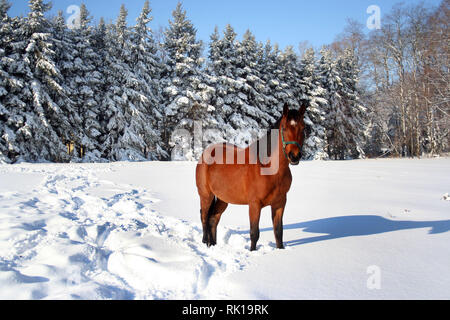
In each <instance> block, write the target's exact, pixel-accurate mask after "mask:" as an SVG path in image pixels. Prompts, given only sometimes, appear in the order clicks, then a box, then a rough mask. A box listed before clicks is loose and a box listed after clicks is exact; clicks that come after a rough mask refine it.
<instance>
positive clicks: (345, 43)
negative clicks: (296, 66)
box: [330, 0, 450, 157]
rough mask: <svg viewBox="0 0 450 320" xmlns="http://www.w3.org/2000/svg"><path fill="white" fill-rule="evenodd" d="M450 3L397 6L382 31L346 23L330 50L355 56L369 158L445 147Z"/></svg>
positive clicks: (449, 125) (449, 141)
mask: <svg viewBox="0 0 450 320" xmlns="http://www.w3.org/2000/svg"><path fill="white" fill-rule="evenodd" d="M449 21H450V0H443V1H442V2H441V4H440V5H439V6H438V7H437V8H433V7H427V6H425V5H424V3H420V4H418V5H405V4H398V5H396V6H394V7H393V9H392V10H391V12H389V13H388V14H386V15H383V17H382V28H381V29H379V30H374V31H372V32H370V33H369V34H365V33H364V31H363V29H364V27H363V26H362V25H360V24H358V23H356V22H354V21H350V23H349V24H348V27H347V28H346V30H345V32H344V33H343V34H342V35H341V37H340V39H338V40H337V41H336V42H335V43H333V45H331V46H330V47H331V48H332V49H333V51H334V52H337V53H339V52H342V50H343V48H348V47H350V48H352V50H353V51H354V52H355V54H356V55H357V57H358V61H359V63H360V71H361V83H360V84H361V89H362V92H364V94H363V101H364V105H365V106H366V107H367V109H368V110H369V112H368V120H369V122H368V123H367V126H368V136H369V140H368V141H367V144H366V147H365V151H366V154H367V155H369V156H380V155H392V156H403V157H406V156H422V155H425V154H427V155H439V154H442V153H444V152H448V151H449V148H450V77H449V74H450V73H449V68H450V30H449Z"/></svg>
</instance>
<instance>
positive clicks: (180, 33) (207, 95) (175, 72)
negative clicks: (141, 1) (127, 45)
mask: <svg viewBox="0 0 450 320" xmlns="http://www.w3.org/2000/svg"><path fill="white" fill-rule="evenodd" d="M172 15H173V20H171V21H169V24H170V25H169V27H168V28H167V29H166V31H165V33H164V43H163V47H164V49H165V50H166V52H167V65H166V70H165V71H164V74H163V79H162V85H163V86H164V87H165V89H164V91H163V97H164V100H165V101H166V104H165V106H164V114H163V116H164V121H163V123H164V130H163V140H164V143H165V145H166V148H167V150H169V149H170V145H172V146H174V143H177V142H176V141H172V142H171V143H170V138H171V137H170V136H171V134H172V132H174V131H175V130H176V129H181V128H183V129H186V130H188V131H189V132H191V133H192V132H193V128H194V122H195V121H201V123H202V126H203V127H204V128H208V127H211V124H214V119H213V116H212V112H213V111H215V107H213V106H212V105H211V103H210V102H211V99H212V98H213V96H214V94H215V91H214V89H213V88H212V87H211V86H210V85H209V83H210V79H208V77H207V76H206V74H205V73H203V70H202V66H203V62H204V59H203V58H202V57H201V51H202V42H201V41H199V40H197V39H196V33H197V31H196V29H195V28H194V26H193V25H192V22H191V21H190V20H189V19H187V17H186V11H185V10H183V8H182V6H181V3H178V5H177V7H176V9H175V10H174V11H173V14H172ZM185 143H188V144H190V143H191V142H190V141H188V142H185ZM200 156H201V149H199V150H194V154H192V155H187V157H188V158H189V159H196V158H199V157H200Z"/></svg>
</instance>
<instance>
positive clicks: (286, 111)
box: [283, 103, 289, 117]
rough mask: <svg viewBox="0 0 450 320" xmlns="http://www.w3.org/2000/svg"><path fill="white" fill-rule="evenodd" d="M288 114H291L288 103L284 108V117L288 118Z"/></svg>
mask: <svg viewBox="0 0 450 320" xmlns="http://www.w3.org/2000/svg"><path fill="white" fill-rule="evenodd" d="M288 113H289V106H288V105H287V103H286V104H285V105H284V107H283V117H287V115H288Z"/></svg>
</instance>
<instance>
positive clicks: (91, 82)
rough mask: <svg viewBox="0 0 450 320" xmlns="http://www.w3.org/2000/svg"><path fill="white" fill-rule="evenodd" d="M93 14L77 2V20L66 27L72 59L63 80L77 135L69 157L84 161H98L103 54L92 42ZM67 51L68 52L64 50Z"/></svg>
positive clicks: (99, 155)
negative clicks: (68, 28) (68, 95)
mask: <svg viewBox="0 0 450 320" xmlns="http://www.w3.org/2000/svg"><path fill="white" fill-rule="evenodd" d="M91 20H92V18H91V17H90V16H89V11H88V10H87V8H86V5H85V4H81V5H80V17H79V24H78V26H77V27H76V28H73V29H72V30H71V31H68V30H67V28H66V29H65V30H66V32H67V33H68V34H70V36H71V44H67V50H66V51H70V50H69V48H70V45H71V47H72V48H73V50H71V53H69V54H71V55H72V61H71V62H70V63H67V65H69V66H70V68H69V70H68V72H67V76H66V81H67V83H68V85H69V87H70V89H71V100H72V101H73V103H74V110H73V111H72V112H71V113H72V114H73V116H72V121H74V122H75V123H76V124H77V125H76V135H75V136H74V137H73V141H74V142H75V143H76V150H75V152H74V154H72V157H73V158H74V159H77V158H83V161H97V160H99V159H100V158H101V152H100V149H101V147H100V144H99V136H100V134H101V127H100V123H99V121H98V117H99V112H100V99H99V98H98V96H99V95H101V86H102V82H103V81H102V74H101V70H99V67H100V63H101V62H102V56H101V55H100V53H99V52H101V51H100V50H96V48H95V47H94V46H93V43H94V41H93V37H94V27H93V26H91V25H90V23H91ZM66 54H67V53H66Z"/></svg>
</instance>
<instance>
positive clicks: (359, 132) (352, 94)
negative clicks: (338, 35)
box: [337, 49, 367, 159]
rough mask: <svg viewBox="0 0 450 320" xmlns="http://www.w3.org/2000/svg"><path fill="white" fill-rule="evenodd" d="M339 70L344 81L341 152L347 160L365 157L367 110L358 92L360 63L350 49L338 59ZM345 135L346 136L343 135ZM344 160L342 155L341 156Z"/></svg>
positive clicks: (339, 121)
mask: <svg viewBox="0 0 450 320" xmlns="http://www.w3.org/2000/svg"><path fill="white" fill-rule="evenodd" d="M338 70H339V74H340V78H341V80H342V88H341V91H340V96H341V104H340V107H341V112H339V113H338V120H337V122H338V125H339V126H340V127H341V128H342V129H340V130H339V133H340V135H341V137H340V138H339V139H338V141H340V143H341V150H345V151H344V155H343V156H344V157H346V158H353V159H355V158H362V157H364V151H363V145H364V143H365V134H366V133H365V118H366V115H365V113H366V111H367V110H366V108H365V107H364V106H363V105H362V104H361V99H360V97H359V90H358V81H359V78H358V74H359V70H358V62H357V59H356V56H355V55H354V54H353V52H352V51H351V50H350V49H346V50H345V51H344V53H343V55H342V56H341V57H339V59H338ZM342 133H344V134H342ZM341 159H342V154H341Z"/></svg>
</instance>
